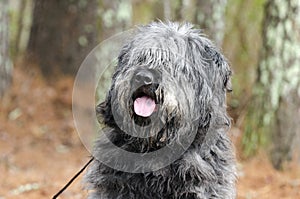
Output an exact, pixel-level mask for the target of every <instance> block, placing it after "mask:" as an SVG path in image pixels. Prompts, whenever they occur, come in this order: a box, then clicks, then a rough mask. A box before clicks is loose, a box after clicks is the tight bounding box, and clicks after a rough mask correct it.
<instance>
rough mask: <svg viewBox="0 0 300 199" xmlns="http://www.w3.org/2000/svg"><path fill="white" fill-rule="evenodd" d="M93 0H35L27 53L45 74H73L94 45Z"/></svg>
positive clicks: (95, 37)
mask: <svg viewBox="0 0 300 199" xmlns="http://www.w3.org/2000/svg"><path fill="white" fill-rule="evenodd" d="M96 15H97V0H89V1H87V0H66V1H61V0H51V1H49V0H35V1H34V11H33V22H32V27H31V33H30V38H29V44H28V47H27V48H28V49H27V50H28V55H29V57H30V58H32V59H33V60H34V61H36V62H37V64H38V65H39V66H40V67H41V70H42V72H43V74H44V75H45V76H46V77H49V76H50V75H53V74H56V73H58V72H63V73H66V74H75V73H76V71H77V70H78V68H79V66H80V64H81V62H82V61H83V59H84V58H85V57H86V55H87V54H88V53H89V52H90V50H91V49H92V48H93V47H95V45H96V41H97V34H96Z"/></svg>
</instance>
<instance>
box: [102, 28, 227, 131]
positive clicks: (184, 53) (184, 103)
mask: <svg viewBox="0 0 300 199" xmlns="http://www.w3.org/2000/svg"><path fill="white" fill-rule="evenodd" d="M230 76H231V70H230V68H229V65H228V63H227V62H226V60H225V58H224V57H223V55H222V54H221V53H220V52H219V51H218V50H217V48H216V47H215V46H214V45H213V43H212V42H211V41H210V40H209V39H207V38H206V37H204V36H203V35H201V34H200V31H199V30H196V29H193V28H192V25H190V24H183V25H180V24H177V23H168V24H164V23H151V24H149V25H147V26H142V27H139V28H138V29H137V30H136V32H135V34H134V36H133V37H132V38H131V39H129V40H128V42H127V43H126V44H125V45H124V47H123V48H122V49H121V52H120V55H119V58H118V65H117V68H116V71H115V73H114V75H113V78H112V86H111V88H110V91H109V94H108V96H107V98H106V101H105V102H104V103H102V104H100V105H99V106H98V108H97V110H98V113H100V114H101V115H102V116H104V122H105V123H106V124H107V125H110V126H113V127H116V126H118V127H120V128H121V130H124V131H125V132H126V133H132V132H135V131H138V132H139V135H136V136H142V137H143V136H145V137H147V136H153V135H156V134H157V133H159V132H160V131H161V129H163V128H165V127H166V126H168V124H171V126H172V127H174V128H177V129H178V128H180V127H182V126H186V127H189V129H191V128H190V127H191V126H195V128H197V129H199V128H200V129H204V128H208V126H209V125H211V124H212V123H214V125H215V124H217V125H225V126H226V125H227V126H229V124H230V120H229V119H228V117H227V115H226V110H225V109H226V108H225V95H226V91H230V90H231V88H230ZM147 126H148V127H149V128H145V127H147ZM139 127H143V130H142V131H144V133H145V134H141V129H140V128H139ZM146 131H147V132H146ZM134 136H135V134H134Z"/></svg>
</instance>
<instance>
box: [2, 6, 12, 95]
mask: <svg viewBox="0 0 300 199" xmlns="http://www.w3.org/2000/svg"><path fill="white" fill-rule="evenodd" d="M0 41H1V45H0V97H2V96H3V95H4V92H5V90H6V89H7V88H8V87H9V85H10V83H11V70H12V66H11V63H10V60H9V37H8V0H2V1H0Z"/></svg>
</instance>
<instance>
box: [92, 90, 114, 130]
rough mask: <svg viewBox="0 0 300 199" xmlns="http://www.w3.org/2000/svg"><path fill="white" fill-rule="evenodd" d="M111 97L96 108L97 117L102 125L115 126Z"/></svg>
mask: <svg viewBox="0 0 300 199" xmlns="http://www.w3.org/2000/svg"><path fill="white" fill-rule="evenodd" d="M110 101H111V100H110V95H109V96H108V97H107V98H106V99H105V101H104V102H101V103H100V104H98V105H97V106H96V117H97V120H98V122H99V123H100V124H105V125H108V126H112V125H114V124H115V121H114V117H113V114H112V111H111V103H110Z"/></svg>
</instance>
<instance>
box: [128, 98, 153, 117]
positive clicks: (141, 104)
mask: <svg viewBox="0 0 300 199" xmlns="http://www.w3.org/2000/svg"><path fill="white" fill-rule="evenodd" d="M155 106H156V105H155V101H154V100H153V99H151V98H150V97H147V96H143V97H139V98H136V99H135V101H134V103H133V107H134V112H135V113H136V114H137V115H139V116H142V117H149V116H150V115H151V114H152V113H153V112H154V109H155Z"/></svg>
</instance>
